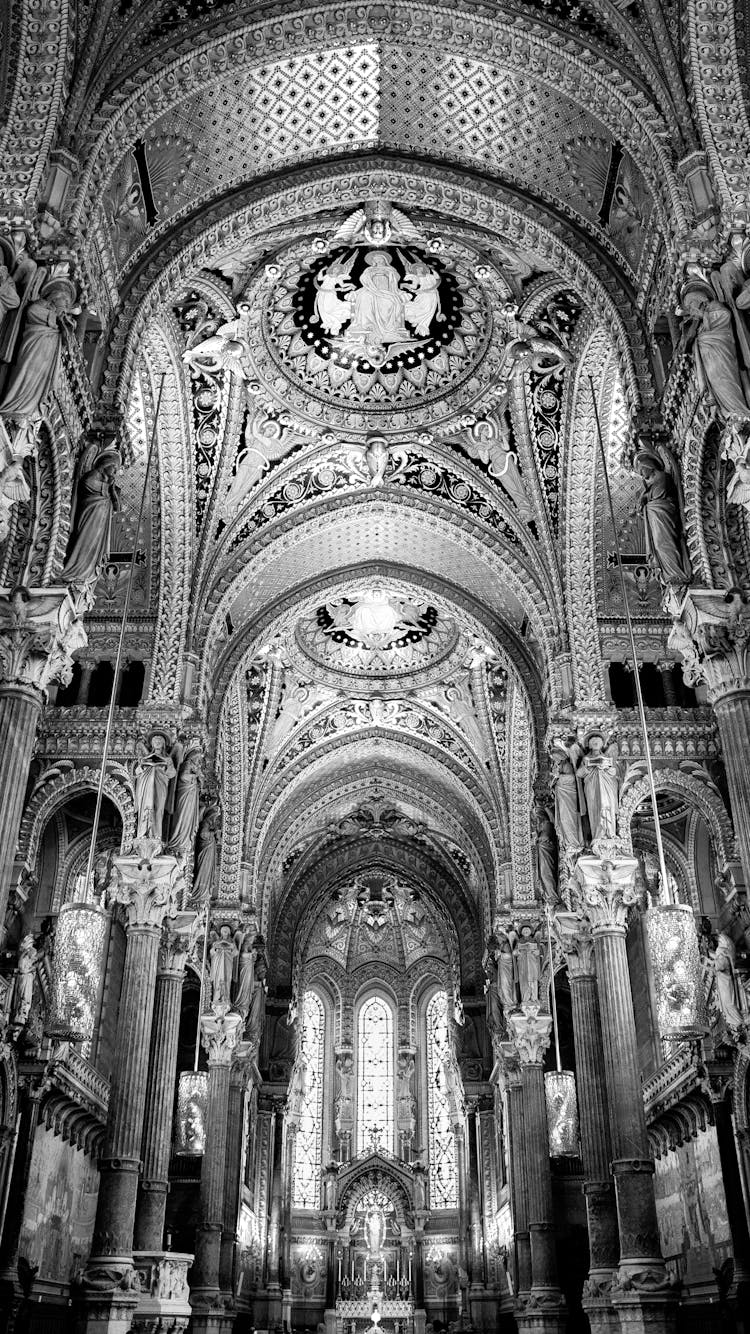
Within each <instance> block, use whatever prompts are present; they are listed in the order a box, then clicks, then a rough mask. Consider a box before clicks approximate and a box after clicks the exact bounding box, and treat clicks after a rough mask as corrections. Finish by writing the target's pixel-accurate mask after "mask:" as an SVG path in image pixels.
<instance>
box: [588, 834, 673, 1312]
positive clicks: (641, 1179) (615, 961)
mask: <svg viewBox="0 0 750 1334" xmlns="http://www.w3.org/2000/svg"><path fill="white" fill-rule="evenodd" d="M636 867H637V862H636V861H635V858H633V857H619V858H618V859H617V860H612V861H610V860H607V859H604V858H598V857H580V858H579V860H578V865H577V868H576V876H577V878H578V880H579V882H580V884H581V885H582V888H583V900H584V904H585V907H586V910H587V912H588V915H589V919H590V921H591V924H592V929H593V937H594V958H595V963H596V974H597V978H598V981H599V1003H600V1007H601V1023H602V1039H603V1050H604V1069H605V1076H606V1084H607V1100H608V1105H609V1114H610V1131H611V1136H612V1155H613V1160H612V1172H613V1175H614V1179H615V1198H616V1201H617V1222H618V1229H619V1235H620V1263H619V1268H618V1273H617V1277H616V1279H615V1283H614V1287H613V1300H614V1302H615V1305H616V1306H617V1309H618V1312H619V1315H620V1321H621V1324H623V1325H625V1324H627V1327H628V1330H629V1331H632V1334H638V1331H639V1330H645V1328H646V1326H648V1327H649V1330H650V1331H651V1334H655V1332H656V1331H657V1330H660V1329H665V1328H667V1327H668V1325H669V1324H670V1323H671V1320H672V1316H673V1310H672V1302H671V1300H670V1285H669V1282H668V1279H667V1275H666V1267H665V1264H664V1260H663V1258H662V1255H661V1249H660V1245H659V1229H658V1225H657V1218H656V1201H655V1198H654V1181H653V1176H654V1161H653V1157H652V1155H651V1150H650V1146H649V1140H648V1133H647V1130H646V1116H645V1111H644V1107H643V1095H642V1092H641V1080H640V1072H639V1068H638V1053H637V1047H636V1035H635V1018H634V1015H633V998H632V993H631V989H630V974H629V971H628V958H627V950H626V946H625V934H626V919H627V912H628V907H629V906H631V905H632V904H634V903H635V902H636V893H635V889H634V883H635V872H636Z"/></svg>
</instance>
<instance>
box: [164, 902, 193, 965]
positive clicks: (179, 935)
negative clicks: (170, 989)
mask: <svg viewBox="0 0 750 1334" xmlns="http://www.w3.org/2000/svg"><path fill="white" fill-rule="evenodd" d="M196 917H197V913H194V912H181V913H178V914H177V916H176V917H175V918H174V920H173V921H168V922H166V923H165V925H164V929H163V931H162V940H161V950H160V951H159V972H160V974H162V976H164V975H167V974H168V975H170V976H173V977H182V975H183V973H184V972H185V962H186V960H187V957H188V955H189V953H190V949H191V946H192V943H193V932H194V929H195V922H196Z"/></svg>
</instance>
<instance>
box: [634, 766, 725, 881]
mask: <svg viewBox="0 0 750 1334" xmlns="http://www.w3.org/2000/svg"><path fill="white" fill-rule="evenodd" d="M636 772H637V774H638V777H637V778H636V776H635V773H634V774H633V775H632V778H631V780H630V781H629V779H628V776H627V775H626V778H625V783H624V785H623V791H622V795H621V798H620V814H619V828H620V833H621V835H622V837H623V838H625V839H628V840H629V839H630V824H631V821H632V818H633V815H634V813H635V811H636V810H637V809H638V807H639V806H641V805H642V804H644V803H647V804H648V805H649V806H650V803H651V788H650V785H649V781H648V777H643V776H642V774H643V770H642V769H640V768H639V769H638V770H637V771H636ZM633 780H635V781H633ZM654 783H655V784H656V790H657V792H676V793H678V794H679V796H681V797H682V798H684V800H685V801H686V802H687V803H688V805H690V806H692V807H694V808H695V810H697V811H698V812H699V813H700V814H701V815H702V816H703V819H704V820H705V822H706V824H707V825H708V828H709V831H710V834H711V841H712V843H713V847H714V852H715V854H716V860H717V862H718V865H719V867H720V868H721V867H723V866H725V865H726V864H727V862H729V861H731V859H732V857H733V856H734V834H733V832H732V825H731V822H730V819H729V816H728V815H727V812H726V808H725V806H724V803H723V801H722V800H721V797H720V796H719V794H718V792H717V791H716V790H715V789H713V790H712V785H710V779H709V777H708V774H706V781H705V782H702V781H701V780H700V778H694V777H693V776H692V775H691V774H688V773H683V772H681V771H680V770H679V769H657V770H656V771H655V772H654Z"/></svg>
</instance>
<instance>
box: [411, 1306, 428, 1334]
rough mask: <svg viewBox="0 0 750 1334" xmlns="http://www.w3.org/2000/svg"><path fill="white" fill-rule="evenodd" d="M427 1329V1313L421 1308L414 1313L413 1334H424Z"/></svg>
mask: <svg viewBox="0 0 750 1334" xmlns="http://www.w3.org/2000/svg"><path fill="white" fill-rule="evenodd" d="M426 1328H427V1312H426V1311H425V1310H424V1308H423V1307H420V1308H415V1311H414V1334H424V1332H425V1329H426Z"/></svg>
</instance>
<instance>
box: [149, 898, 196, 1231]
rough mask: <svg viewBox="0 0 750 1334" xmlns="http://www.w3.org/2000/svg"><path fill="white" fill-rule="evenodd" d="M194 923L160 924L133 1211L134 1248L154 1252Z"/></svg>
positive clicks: (186, 916) (188, 919)
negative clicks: (162, 927) (138, 1180)
mask: <svg viewBox="0 0 750 1334" xmlns="http://www.w3.org/2000/svg"><path fill="white" fill-rule="evenodd" d="M194 921H195V913H180V915H179V917H178V918H177V919H175V923H174V924H170V925H168V926H167V927H165V930H164V937H163V940H162V947H161V951H160V955H159V967H158V971H157V974H156V994H155V999H154V1022H153V1027H152V1033H151V1054H150V1057H149V1078H148V1089H147V1092H146V1112H145V1120H144V1134H143V1177H142V1179H141V1184H140V1189H139V1191H138V1203H137V1206H136V1215H135V1248H136V1250H138V1251H149V1252H152V1253H157V1252H159V1251H162V1250H163V1249H164V1215H165V1213H166V1208H167V1190H168V1186H169V1156H170V1150H171V1143H172V1107H173V1104H174V1086H175V1078H176V1074H177V1042H178V1038H179V1033H180V1007H181V1002H182V983H183V979H184V976H185V960H186V958H187V955H188V950H189V947H190V932H191V928H192V926H193V923H194Z"/></svg>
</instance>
